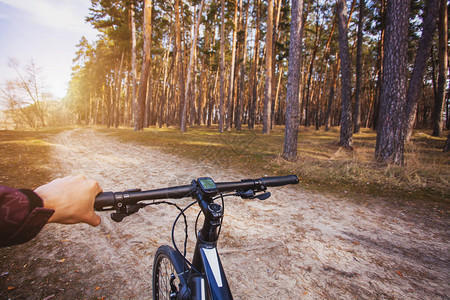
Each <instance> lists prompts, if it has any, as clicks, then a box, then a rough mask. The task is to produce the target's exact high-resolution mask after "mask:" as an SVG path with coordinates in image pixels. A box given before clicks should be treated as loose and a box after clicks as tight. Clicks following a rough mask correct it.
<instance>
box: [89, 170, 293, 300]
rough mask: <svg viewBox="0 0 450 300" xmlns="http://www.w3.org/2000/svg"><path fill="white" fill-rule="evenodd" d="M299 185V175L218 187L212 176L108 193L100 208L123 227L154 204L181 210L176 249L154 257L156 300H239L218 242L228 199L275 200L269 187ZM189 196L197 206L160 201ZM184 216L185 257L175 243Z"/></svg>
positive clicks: (163, 248)
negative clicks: (190, 224) (192, 238)
mask: <svg viewBox="0 0 450 300" xmlns="http://www.w3.org/2000/svg"><path fill="white" fill-rule="evenodd" d="M297 183H299V179H298V177H297V176H296V175H288V176H278V177H263V178H259V179H245V180H241V181H237V182H220V183H215V182H214V180H212V179H211V178H209V177H202V178H198V179H196V180H193V181H192V183H191V184H190V185H182V186H175V187H169V188H163V189H156V190H148V191H141V190H140V189H134V190H127V191H124V192H104V193H101V194H99V195H98V196H97V197H96V200H95V205H94V207H95V209H96V210H97V211H105V210H115V212H113V213H111V218H112V219H113V220H114V221H116V222H121V221H122V220H123V218H125V217H127V216H129V215H131V214H134V213H136V212H138V211H139V209H141V208H143V207H146V206H149V205H156V204H169V205H173V206H175V207H176V208H177V209H178V210H179V211H180V213H179V214H178V216H177V217H176V218H175V221H174V223H173V226H172V244H173V248H172V247H170V246H168V245H163V246H160V247H159V248H158V250H157V251H156V254H155V258H154V264H153V279H152V287H153V299H155V300H159V299H171V300H174V299H213V300H218V299H233V296H232V294H231V290H230V287H229V285H228V281H227V279H226V276H225V271H224V269H223V266H222V263H221V260H220V258H219V253H218V252H217V241H218V239H219V236H220V231H221V228H222V220H223V217H224V197H227V196H237V197H241V198H242V199H259V200H266V199H267V198H269V197H270V196H271V194H270V192H268V191H267V187H277V186H283V185H287V184H297ZM184 197H192V198H193V199H195V201H194V202H192V203H190V204H189V205H187V206H186V207H184V208H183V209H182V208H180V207H179V206H178V205H177V204H175V203H172V202H167V201H155V200H161V199H180V198H184ZM217 199H221V200H222V201H221V202H222V204H218V203H216V202H214V201H215V200H217ZM143 201H152V202H143ZM196 203H197V204H198V205H199V206H200V209H201V210H200V212H199V213H198V215H197V219H196V221H195V233H196V234H197V242H196V245H195V250H194V254H193V259H192V261H189V260H188V259H186V243H187V237H188V235H187V221H186V215H185V214H184V212H185V211H186V210H187V209H189V208H190V207H192V206H193V205H194V204H196ZM200 214H203V215H204V220H203V225H202V228H201V229H200V230H199V231H197V223H198V221H199V217H200ZM182 216H183V218H184V223H185V242H184V254H182V253H181V251H180V250H179V249H178V247H177V245H176V243H175V238H174V232H175V226H176V224H177V222H178V220H179V218H180V217H182Z"/></svg>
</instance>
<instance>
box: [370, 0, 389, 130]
mask: <svg viewBox="0 0 450 300" xmlns="http://www.w3.org/2000/svg"><path fill="white" fill-rule="evenodd" d="M380 5H381V10H380V15H381V24H380V25H381V32H380V40H379V42H378V44H379V45H378V48H379V51H380V53H379V57H378V77H377V89H376V96H375V103H374V109H373V124H372V125H373V129H374V130H377V128H378V116H379V110H380V98H381V90H382V85H383V61H384V36H385V33H386V16H385V14H386V0H381V3H380Z"/></svg>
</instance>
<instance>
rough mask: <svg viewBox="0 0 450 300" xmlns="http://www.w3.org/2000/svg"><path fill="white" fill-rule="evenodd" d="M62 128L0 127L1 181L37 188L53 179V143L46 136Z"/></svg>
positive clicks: (18, 186)
mask: <svg viewBox="0 0 450 300" xmlns="http://www.w3.org/2000/svg"><path fill="white" fill-rule="evenodd" d="M60 131H61V129H43V130H40V131H31V130H30V131H18V130H0V157H1V160H0V184H2V185H8V186H12V187H17V188H36V187H37V186H39V185H42V184H44V183H46V182H48V181H49V180H51V179H52V177H51V173H52V172H51V168H50V163H51V157H50V147H51V144H49V143H48V142H46V141H45V140H44V139H45V137H47V136H49V135H53V134H56V133H58V132H60Z"/></svg>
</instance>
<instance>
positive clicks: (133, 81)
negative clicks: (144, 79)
mask: <svg viewBox="0 0 450 300" xmlns="http://www.w3.org/2000/svg"><path fill="white" fill-rule="evenodd" d="M134 14H135V13H134V4H131V6H130V19H131V20H130V23H131V84H132V90H131V115H130V124H134V118H135V116H136V77H137V75H136V74H137V72H136V20H135V19H134Z"/></svg>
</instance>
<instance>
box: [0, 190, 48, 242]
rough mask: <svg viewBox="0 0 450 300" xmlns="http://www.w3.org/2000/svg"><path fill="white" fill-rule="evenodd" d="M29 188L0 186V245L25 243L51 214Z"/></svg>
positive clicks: (36, 232)
mask: <svg viewBox="0 0 450 300" xmlns="http://www.w3.org/2000/svg"><path fill="white" fill-rule="evenodd" d="M43 206H44V205H43V201H42V199H41V198H40V197H39V196H38V195H37V194H36V193H34V192H33V191H31V190H17V189H13V188H10V187H6V186H0V247H5V246H12V245H16V244H21V243H25V242H27V241H29V240H31V239H32V238H34V237H35V236H36V235H37V234H38V233H39V232H40V231H41V229H42V228H43V227H44V225H45V224H46V223H47V222H48V220H49V219H50V217H51V216H52V215H53V213H54V210H53V209H48V208H44V207H43Z"/></svg>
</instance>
